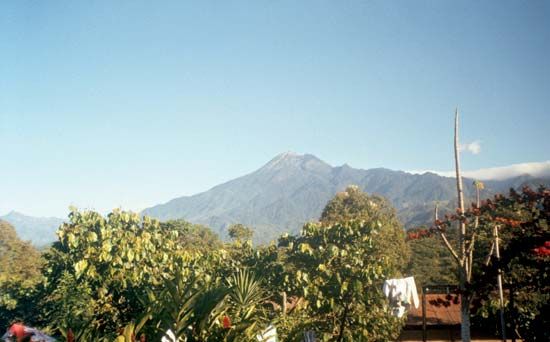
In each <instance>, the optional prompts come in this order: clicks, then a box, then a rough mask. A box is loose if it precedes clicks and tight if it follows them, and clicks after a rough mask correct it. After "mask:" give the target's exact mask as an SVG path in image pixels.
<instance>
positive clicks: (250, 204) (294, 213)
mask: <svg viewBox="0 0 550 342" xmlns="http://www.w3.org/2000/svg"><path fill="white" fill-rule="evenodd" d="M472 183H473V180H471V179H464V184H465V195H466V197H467V198H468V197H469V198H472V194H473V193H474V189H473V185H472ZM484 183H485V186H486V190H484V192H483V194H484V197H487V196H492V195H493V194H495V193H499V192H506V191H507V190H508V189H509V188H510V187H514V188H518V187H521V186H522V185H524V184H530V185H536V184H540V183H544V184H550V180H549V179H537V178H534V177H531V176H529V175H523V176H519V177H514V178H512V179H507V180H500V181H485V182H484ZM350 184H356V185H358V186H359V187H361V188H362V189H363V190H364V191H366V192H368V193H374V194H380V195H382V196H385V197H386V198H388V199H389V200H390V201H391V202H392V203H393V205H394V206H395V207H396V208H397V210H398V215H399V217H400V219H401V220H402V222H403V223H404V225H405V227H406V228H411V227H414V226H417V225H422V224H426V223H429V222H430V221H431V215H432V212H433V208H434V204H435V203H436V202H438V203H439V204H440V206H441V207H442V208H443V210H445V208H446V209H447V210H451V209H452V208H454V207H455V205H454V201H455V197H456V186H455V180H454V179H453V178H449V177H442V176H439V175H437V174H435V173H429V172H428V173H424V174H411V173H407V172H403V171H393V170H389V169H383V168H378V169H369V170H362V169H355V168H352V167H350V166H348V165H343V166H339V167H333V166H331V165H329V164H327V163H325V162H324V161H322V160H320V159H319V158H317V157H315V156H313V155H310V154H305V155H299V154H296V153H291V152H289V153H283V154H280V155H278V156H276V157H275V158H273V159H272V160H271V161H269V162H268V163H267V164H266V165H264V166H263V167H261V168H260V169H258V170H257V171H255V172H252V173H250V174H248V175H245V176H242V177H239V178H237V179H234V180H231V181H229V182H227V183H224V184H221V185H218V186H215V187H214V188H212V189H210V190H208V191H206V192H203V193H199V194H197V195H193V196H184V197H179V198H176V199H173V200H171V201H169V202H167V203H165V204H160V205H156V206H154V207H151V208H148V209H145V210H143V212H142V213H143V214H144V215H149V216H153V217H156V218H158V219H160V220H168V219H177V218H184V219H186V220H188V221H191V222H193V223H201V224H205V225H208V226H210V227H212V228H213V229H214V230H215V231H217V232H218V233H219V234H220V235H221V236H222V237H226V235H227V232H226V229H227V227H228V226H229V225H230V224H232V223H243V224H246V225H249V226H251V227H254V228H255V231H256V232H255V239H256V241H257V242H268V241H270V240H272V239H275V238H277V237H278V236H279V235H280V234H282V233H283V232H291V233H294V232H297V231H299V229H300V228H301V226H302V225H303V224H304V223H305V222H307V221H312V220H317V219H318V218H319V216H320V214H321V211H322V209H323V208H324V206H325V204H326V203H327V202H328V201H329V200H330V199H331V198H332V197H333V196H334V195H335V194H336V193H337V192H338V191H342V190H343V189H345V187H346V186H348V185H350Z"/></svg>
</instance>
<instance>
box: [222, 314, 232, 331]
mask: <svg viewBox="0 0 550 342" xmlns="http://www.w3.org/2000/svg"><path fill="white" fill-rule="evenodd" d="M223 328H224V329H231V319H229V316H223Z"/></svg>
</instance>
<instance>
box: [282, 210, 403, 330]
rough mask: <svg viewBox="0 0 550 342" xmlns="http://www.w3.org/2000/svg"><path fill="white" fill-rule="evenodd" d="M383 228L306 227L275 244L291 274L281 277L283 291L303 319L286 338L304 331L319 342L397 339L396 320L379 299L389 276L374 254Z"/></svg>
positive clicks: (354, 223) (385, 262)
mask: <svg viewBox="0 0 550 342" xmlns="http://www.w3.org/2000/svg"><path fill="white" fill-rule="evenodd" d="M383 226H384V223H383V222H381V221H379V220H378V219H375V220H371V221H363V220H361V221H360V220H351V221H345V222H340V223H334V224H313V223H310V224H307V225H305V226H304V228H303V230H302V234H301V235H300V236H298V237H294V236H286V237H283V238H281V240H280V242H279V244H280V246H281V247H283V248H287V249H288V259H287V261H288V262H289V263H291V264H292V265H293V269H294V273H291V274H286V275H285V277H288V278H289V282H288V284H289V287H288V291H289V292H290V293H291V294H292V293H294V294H298V295H300V296H303V297H304V298H305V299H306V302H307V315H306V316H307V318H305V320H300V321H298V322H296V329H295V330H294V332H291V333H290V336H294V338H296V336H297V335H296V334H298V335H299V334H301V332H303V329H304V328H307V329H311V330H315V331H317V333H318V335H319V336H321V338H322V340H337V341H343V340H346V341H388V340H392V339H395V338H397V336H398V334H399V330H400V320H399V319H396V318H395V317H393V316H391V314H390V311H389V309H388V307H387V302H386V299H385V298H384V297H383V295H382V293H381V288H382V283H383V281H384V279H386V278H388V277H390V276H393V275H394V274H392V273H391V267H390V265H391V264H392V260H390V259H389V258H387V257H384V258H380V257H379V256H378V255H377V253H375V252H376V251H377V250H378V249H377V248H376V236H377V233H378V230H379V229H380V228H381V227H383ZM293 334H295V335H293Z"/></svg>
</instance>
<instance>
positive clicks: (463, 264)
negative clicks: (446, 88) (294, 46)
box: [454, 108, 471, 342]
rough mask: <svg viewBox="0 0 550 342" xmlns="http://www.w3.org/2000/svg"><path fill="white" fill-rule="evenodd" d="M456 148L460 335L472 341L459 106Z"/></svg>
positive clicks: (456, 115)
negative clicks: (467, 286) (467, 285)
mask: <svg viewBox="0 0 550 342" xmlns="http://www.w3.org/2000/svg"><path fill="white" fill-rule="evenodd" d="M454 150H455V172H456V191H457V195H458V214H459V215H460V222H459V230H458V244H459V248H458V255H459V259H460V262H459V265H458V270H459V274H458V276H459V277H458V278H459V279H458V280H459V285H460V292H461V294H460V316H461V317H460V318H461V322H460V337H461V338H462V342H470V340H471V338H470V295H469V294H467V293H466V282H467V281H468V279H469V278H470V277H469V272H471V270H469V269H468V266H469V265H470V261H469V259H468V256H467V255H466V241H465V238H466V223H465V222H464V221H463V220H462V217H463V215H464V192H463V190H462V189H463V188H462V175H461V174H460V144H459V139H458V108H457V109H456V110H455V136H454Z"/></svg>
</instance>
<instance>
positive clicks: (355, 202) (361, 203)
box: [320, 185, 410, 272]
mask: <svg viewBox="0 0 550 342" xmlns="http://www.w3.org/2000/svg"><path fill="white" fill-rule="evenodd" d="M352 219H355V220H363V221H366V222H371V223H376V222H378V223H379V224H380V226H378V227H377V234H376V235H375V236H372V239H373V242H374V244H373V246H374V247H373V251H372V253H374V254H375V255H376V256H378V257H384V258H386V259H387V260H388V262H389V267H390V269H392V270H398V271H400V272H403V271H404V270H405V269H406V267H407V264H408V261H409V257H410V249H409V246H408V245H407V243H406V242H405V232H404V230H403V226H402V224H401V223H400V222H399V219H398V218H397V213H396V211H395V208H394V207H393V206H392V205H391V203H390V202H389V201H388V200H387V199H385V198H384V197H381V196H377V195H368V194H366V193H364V192H363V191H361V190H360V189H359V187H358V186H356V185H351V186H348V187H347V188H346V190H345V191H343V192H340V193H338V194H336V196H335V197H334V198H333V199H332V200H330V201H329V202H328V203H327V205H326V206H325V208H324V209H323V212H322V214H321V219H320V221H321V223H323V224H328V225H330V224H334V223H338V222H345V221H349V220H352Z"/></svg>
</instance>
